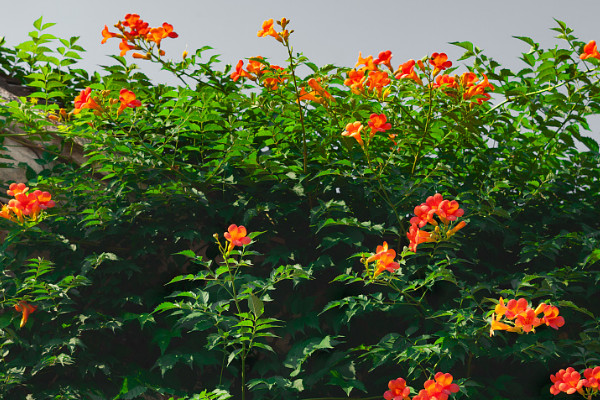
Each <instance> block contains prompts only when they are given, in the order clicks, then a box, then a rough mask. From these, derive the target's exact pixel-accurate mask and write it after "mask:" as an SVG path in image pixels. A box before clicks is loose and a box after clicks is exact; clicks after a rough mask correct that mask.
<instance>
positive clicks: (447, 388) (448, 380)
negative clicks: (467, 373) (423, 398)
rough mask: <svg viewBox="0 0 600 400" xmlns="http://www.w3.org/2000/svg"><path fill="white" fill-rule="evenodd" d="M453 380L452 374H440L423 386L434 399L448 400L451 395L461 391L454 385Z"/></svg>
mask: <svg viewBox="0 0 600 400" xmlns="http://www.w3.org/2000/svg"><path fill="white" fill-rule="evenodd" d="M452 380H453V377H452V375H451V374H449V373H446V374H444V373H442V372H438V373H437V374H435V376H434V377H433V379H430V380H428V381H426V382H425V384H424V385H423V386H424V387H425V390H426V391H427V394H428V395H429V396H431V398H432V399H436V400H447V399H448V395H449V394H452V393H456V392H458V391H459V390H460V388H459V387H458V385H457V384H456V383H452Z"/></svg>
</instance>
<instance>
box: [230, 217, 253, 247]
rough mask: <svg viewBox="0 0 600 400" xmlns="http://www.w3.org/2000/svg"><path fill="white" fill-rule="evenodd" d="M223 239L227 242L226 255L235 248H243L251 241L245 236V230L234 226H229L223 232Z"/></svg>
mask: <svg viewBox="0 0 600 400" xmlns="http://www.w3.org/2000/svg"><path fill="white" fill-rule="evenodd" d="M225 239H227V240H228V241H229V246H228V247H227V253H229V252H230V251H231V250H233V248H234V247H235V246H245V245H247V244H250V242H251V239H250V238H249V237H248V236H246V228H245V227H243V226H237V225H235V224H231V225H229V228H227V232H225Z"/></svg>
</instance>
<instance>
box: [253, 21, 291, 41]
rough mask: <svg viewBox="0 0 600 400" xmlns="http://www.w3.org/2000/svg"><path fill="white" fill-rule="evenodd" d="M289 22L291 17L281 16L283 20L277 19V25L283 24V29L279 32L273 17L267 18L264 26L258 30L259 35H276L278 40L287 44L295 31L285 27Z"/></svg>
mask: <svg viewBox="0 0 600 400" xmlns="http://www.w3.org/2000/svg"><path fill="white" fill-rule="evenodd" d="M289 23H290V20H289V19H286V18H281V20H279V21H277V25H279V26H281V29H283V30H282V31H281V32H277V31H275V28H273V18H271V19H269V20H266V21H264V22H263V24H262V28H261V29H260V30H259V31H258V33H257V36H258V37H265V36H271V37H274V38H275V39H276V40H277V41H278V42H280V43H283V44H284V45H287V44H288V40H289V37H290V34H291V33H293V32H294V31H293V30H291V31H288V30H287V29H285V28H286V26H287V25H288V24H289Z"/></svg>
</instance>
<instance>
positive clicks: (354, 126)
mask: <svg viewBox="0 0 600 400" xmlns="http://www.w3.org/2000/svg"><path fill="white" fill-rule="evenodd" d="M362 129H363V124H361V123H360V121H355V122H351V123H349V124H348V125H346V130H345V131H344V132H342V136H348V137H353V138H354V139H356V141H357V142H358V144H359V145H361V146H362V145H363V144H364V143H363V140H362V138H361V137H360V131H362Z"/></svg>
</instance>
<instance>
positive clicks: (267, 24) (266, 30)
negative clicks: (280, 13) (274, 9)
mask: <svg viewBox="0 0 600 400" xmlns="http://www.w3.org/2000/svg"><path fill="white" fill-rule="evenodd" d="M257 36H258V37H265V36H273V37H274V38H277V37H279V34H278V33H277V32H276V31H275V29H274V28H273V18H271V19H268V20H266V21H264V22H263V24H262V29H261V30H259V31H258V33H257Z"/></svg>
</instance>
